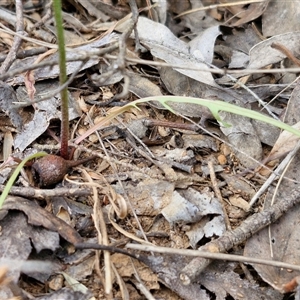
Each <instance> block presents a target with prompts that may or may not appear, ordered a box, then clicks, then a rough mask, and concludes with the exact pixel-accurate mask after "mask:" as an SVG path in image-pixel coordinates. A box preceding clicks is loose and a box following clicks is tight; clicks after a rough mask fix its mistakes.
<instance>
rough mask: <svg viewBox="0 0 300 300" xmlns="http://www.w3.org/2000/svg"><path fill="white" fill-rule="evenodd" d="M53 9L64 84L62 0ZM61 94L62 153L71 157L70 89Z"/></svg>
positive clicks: (60, 77)
mask: <svg viewBox="0 0 300 300" xmlns="http://www.w3.org/2000/svg"><path fill="white" fill-rule="evenodd" d="M53 11H54V18H55V23H56V32H57V43H58V53H59V70H60V73H59V82H60V85H63V84H64V83H65V82H66V81H67V69H66V51H65V39H64V29H63V22H62V13H61V0H53ZM60 96H61V130H60V142H61V146H60V155H61V157H63V158H64V159H68V158H69V154H68V140H69V107H68V90H67V88H64V89H62V90H61V92H60Z"/></svg>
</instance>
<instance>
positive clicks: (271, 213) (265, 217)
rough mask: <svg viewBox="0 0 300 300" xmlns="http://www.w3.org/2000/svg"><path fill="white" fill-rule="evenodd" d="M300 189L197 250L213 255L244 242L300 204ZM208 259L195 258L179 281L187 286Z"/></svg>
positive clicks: (183, 270)
mask: <svg viewBox="0 0 300 300" xmlns="http://www.w3.org/2000/svg"><path fill="white" fill-rule="evenodd" d="M299 195H300V187H298V188H295V189H294V190H293V191H292V192H291V194H290V195H289V197H287V198H286V199H280V200H279V201H278V202H277V203H275V204H274V205H273V206H272V207H270V208H268V209H266V210H264V211H262V212H259V213H256V214H253V215H252V216H250V217H249V218H248V219H246V220H245V221H244V222H243V223H242V224H241V225H240V226H239V227H238V228H236V229H234V230H233V231H226V232H225V233H224V234H223V235H222V236H221V237H219V238H218V239H216V240H214V241H211V242H209V243H207V244H206V245H204V246H202V247H200V248H199V250H201V251H209V252H213V253H223V252H226V251H228V250H230V249H231V248H233V247H234V246H236V245H238V244H241V243H243V242H245V241H246V240H247V239H248V238H249V237H251V236H252V235H253V234H254V233H256V232H258V231H259V230H261V229H263V228H264V227H266V226H268V225H269V224H271V223H273V222H275V221H276V220H277V219H278V218H280V217H281V216H282V215H283V214H284V213H285V212H287V211H288V210H289V209H290V208H292V207H293V206H294V205H296V204H299V203H300V196H299ZM210 262H211V260H210V259H205V258H201V257H197V258H195V259H193V260H192V261H191V262H190V263H189V264H188V265H187V266H185V267H184V268H183V269H182V271H181V273H180V279H181V281H182V282H183V284H185V285H188V284H190V283H191V282H193V281H194V280H195V278H196V277H197V276H198V275H199V274H200V273H201V272H202V271H203V270H204V269H205V268H206V267H207V266H208V265H209V264H210Z"/></svg>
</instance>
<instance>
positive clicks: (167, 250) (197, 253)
mask: <svg viewBox="0 0 300 300" xmlns="http://www.w3.org/2000/svg"><path fill="white" fill-rule="evenodd" d="M88 245H89V244H78V245H75V246H76V248H78V249H88ZM84 246H85V248H82V247H84ZM99 246H102V245H99ZM126 248H127V249H132V250H139V251H147V252H157V253H162V254H169V255H172V254H173V255H185V256H194V257H197V258H207V259H218V260H228V261H237V262H243V263H251V264H261V265H267V266H273V267H278V268H285V269H291V270H295V271H300V266H299V265H295V264H289V263H284V262H281V261H274V260H267V259H261V258H254V257H248V256H243V255H234V254H225V253H212V252H206V251H199V250H190V249H174V248H168V247H158V246H150V245H139V244H127V245H126ZM91 249H94V248H92V247H91ZM119 250H120V249H119ZM114 251H115V249H114ZM125 255H128V254H125ZM136 258H137V259H138V255H137V257H136Z"/></svg>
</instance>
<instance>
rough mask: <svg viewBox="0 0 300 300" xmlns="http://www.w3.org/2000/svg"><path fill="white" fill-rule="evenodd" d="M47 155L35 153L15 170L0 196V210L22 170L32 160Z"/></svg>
mask: <svg viewBox="0 0 300 300" xmlns="http://www.w3.org/2000/svg"><path fill="white" fill-rule="evenodd" d="M45 155H47V153H46V152H38V153H35V154H32V155H30V156H28V157H26V158H24V159H23V160H22V161H21V163H20V164H19V165H18V166H17V168H16V169H15V170H14V172H13V174H12V175H11V176H10V178H9V180H8V182H7V184H6V185H5V188H4V190H3V192H2V194H1V196H0V209H1V208H2V205H3V203H4V200H5V199H6V197H7V195H8V193H9V191H10V189H11V187H12V186H13V184H14V182H15V180H16V179H17V177H18V175H19V173H20V171H21V169H22V168H23V167H24V166H25V164H26V163H27V162H28V161H29V160H31V159H34V158H38V157H42V156H45Z"/></svg>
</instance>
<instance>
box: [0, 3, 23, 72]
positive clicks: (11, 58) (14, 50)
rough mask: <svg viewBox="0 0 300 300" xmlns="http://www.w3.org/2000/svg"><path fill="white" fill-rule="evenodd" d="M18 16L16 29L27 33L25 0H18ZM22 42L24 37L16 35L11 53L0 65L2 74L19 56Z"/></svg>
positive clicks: (21, 32)
mask: <svg viewBox="0 0 300 300" xmlns="http://www.w3.org/2000/svg"><path fill="white" fill-rule="evenodd" d="M16 18H17V20H16V31H17V32H19V33H20V34H22V35H25V34H26V33H25V32H24V20H23V2H22V1H21V0H16ZM22 42H23V40H22V38H20V37H18V36H15V37H14V42H13V44H12V46H11V48H10V50H9V53H8V55H7V56H6V58H5V61H4V62H3V64H2V65H1V67H0V74H4V73H5V72H6V71H7V70H8V69H9V68H10V66H11V64H12V63H13V61H14V60H15V59H16V57H17V52H18V50H19V48H20V46H21V44H22Z"/></svg>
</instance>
